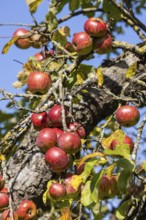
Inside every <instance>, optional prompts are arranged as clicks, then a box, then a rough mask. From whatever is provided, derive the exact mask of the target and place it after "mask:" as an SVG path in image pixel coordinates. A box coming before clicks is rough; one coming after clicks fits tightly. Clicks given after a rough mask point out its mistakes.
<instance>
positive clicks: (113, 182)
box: [109, 176, 118, 197]
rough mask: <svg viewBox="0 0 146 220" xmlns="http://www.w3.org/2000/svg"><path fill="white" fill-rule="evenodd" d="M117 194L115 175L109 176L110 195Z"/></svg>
mask: <svg viewBox="0 0 146 220" xmlns="http://www.w3.org/2000/svg"><path fill="white" fill-rule="evenodd" d="M117 194H118V187H117V176H111V178H110V193H109V196H110V197H114V196H116V195H117Z"/></svg>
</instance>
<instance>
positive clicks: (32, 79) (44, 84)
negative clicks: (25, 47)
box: [27, 72, 51, 94]
mask: <svg viewBox="0 0 146 220" xmlns="http://www.w3.org/2000/svg"><path fill="white" fill-rule="evenodd" d="M50 86H51V78H50V75H49V74H48V73H46V72H32V73H30V75H29V76H28V78H27V87H28V90H29V91H30V92H31V93H39V94H44V93H46V92H47V91H48V89H49V88H50Z"/></svg>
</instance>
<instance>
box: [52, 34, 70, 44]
mask: <svg viewBox="0 0 146 220" xmlns="http://www.w3.org/2000/svg"><path fill="white" fill-rule="evenodd" d="M52 40H54V41H56V42H57V43H58V48H59V45H61V46H62V47H64V46H65V45H66V43H67V39H66V36H64V35H62V33H61V32H60V31H59V30H56V31H55V32H54V34H53V38H52Z"/></svg>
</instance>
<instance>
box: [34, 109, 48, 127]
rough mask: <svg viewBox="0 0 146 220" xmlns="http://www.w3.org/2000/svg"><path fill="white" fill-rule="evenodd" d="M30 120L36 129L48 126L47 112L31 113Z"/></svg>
mask: <svg viewBox="0 0 146 220" xmlns="http://www.w3.org/2000/svg"><path fill="white" fill-rule="evenodd" d="M31 122H32V124H33V126H34V128H35V129H36V130H40V129H42V128H46V127H49V117H48V114H47V112H40V113H32V115H31Z"/></svg>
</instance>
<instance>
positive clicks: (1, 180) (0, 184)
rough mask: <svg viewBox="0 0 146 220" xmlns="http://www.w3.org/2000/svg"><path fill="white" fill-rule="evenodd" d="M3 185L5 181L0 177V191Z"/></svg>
mask: <svg viewBox="0 0 146 220" xmlns="http://www.w3.org/2000/svg"><path fill="white" fill-rule="evenodd" d="M4 185H5V180H4V178H3V176H2V175H0V190H1V189H2V188H3V187H4Z"/></svg>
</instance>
